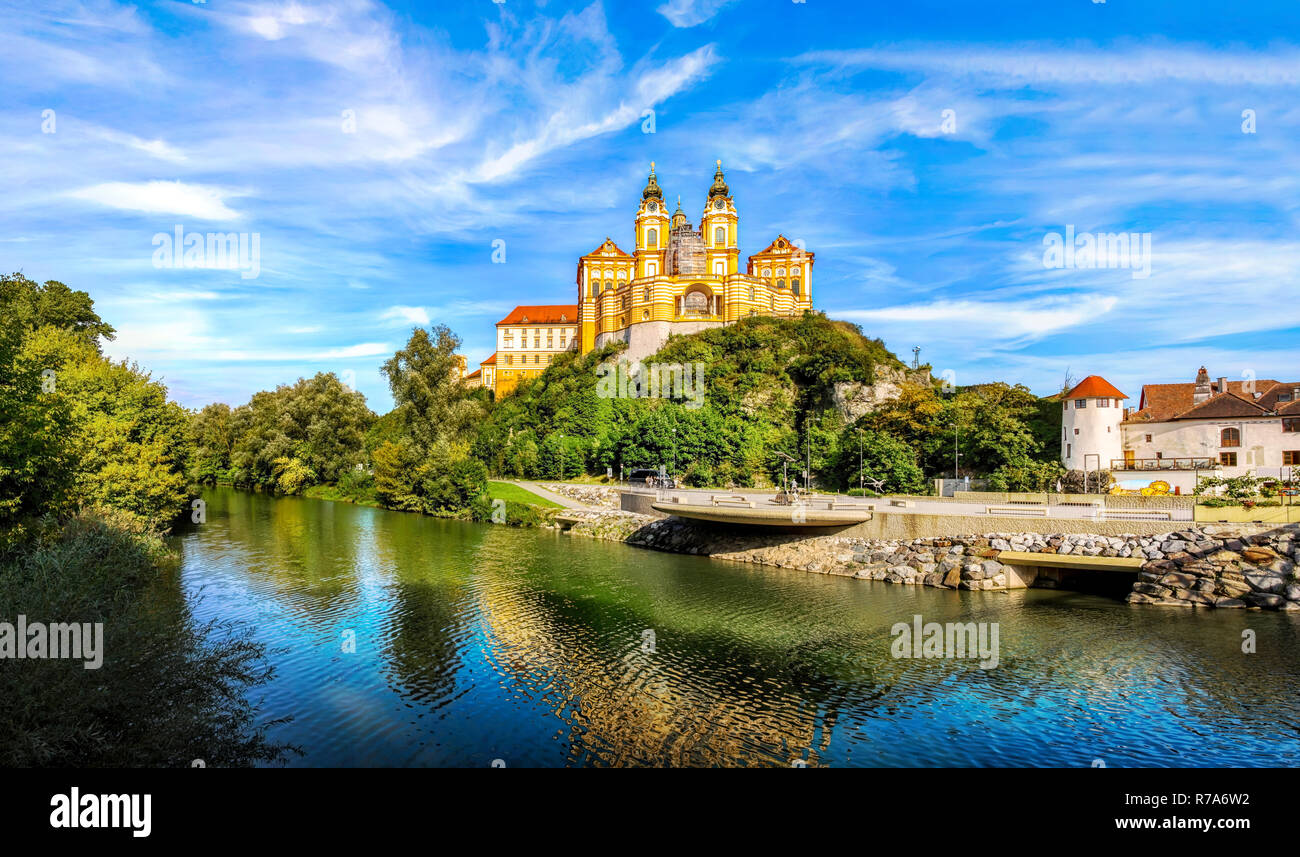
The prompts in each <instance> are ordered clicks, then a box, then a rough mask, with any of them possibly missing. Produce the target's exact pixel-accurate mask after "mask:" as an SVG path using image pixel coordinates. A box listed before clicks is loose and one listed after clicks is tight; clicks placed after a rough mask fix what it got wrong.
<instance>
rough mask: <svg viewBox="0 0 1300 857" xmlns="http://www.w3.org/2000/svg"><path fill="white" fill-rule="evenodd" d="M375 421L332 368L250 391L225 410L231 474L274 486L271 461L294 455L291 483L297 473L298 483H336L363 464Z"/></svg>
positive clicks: (251, 482)
mask: <svg viewBox="0 0 1300 857" xmlns="http://www.w3.org/2000/svg"><path fill="white" fill-rule="evenodd" d="M213 418H214V419H215V415H213ZM374 421H375V416H374V414H373V413H371V412H370V409H369V408H368V407H366V400H365V396H363V395H362V394H361V393H359V392H356V391H355V390H351V389H349V388H348V387H347V386H346V385H344V384H343V382H341V381H340V380H339V379H338V377H337V376H336V375H334V373H332V372H321V373H318V374H316V375H315V376H313V377H311V378H299V379H298V381H297V382H296V383H295V384H293V385H292V386H287V385H282V386H280V387H277V388H276V389H275V390H273V391H263V392H259V393H255V394H253V397H252V398H251V399H250V400H249V402H248V404H246V405H241V406H240V407H238V408H236V409H235V410H234V411H233V412H232V413H231V415H230V421H229V431H230V434H231V437H232V438H233V440H232V443H231V450H230V467H231V468H232V476H233V478H234V480H235V481H236V482H237V483H238V484H244V485H259V486H264V487H277V488H278V485H279V482H280V477H279V475H278V474H277V472H276V462H277V461H278V460H280V459H284V460H285V461H290V460H294V459H296V460H297V461H299V462H301V464H302V468H301V469H295V470H294V478H293V480H291V483H294V484H296V482H297V479H298V478H299V477H302V478H304V479H306V480H307V482H306V484H303V485H302V486H300V487H306V485H309V484H314V483H316V482H318V481H324V482H330V483H333V482H337V481H338V480H339V478H340V477H341V476H342V475H343V474H344V473H348V472H351V471H353V470H355V469H356V468H358V467H364V465H365V458H366V456H365V445H366V442H367V433H368V431H369V430H370V427H371V425H372V424H373V423H374ZM208 422H211V421H210V420H209V421H208Z"/></svg>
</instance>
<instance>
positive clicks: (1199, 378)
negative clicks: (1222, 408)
mask: <svg viewBox="0 0 1300 857" xmlns="http://www.w3.org/2000/svg"><path fill="white" fill-rule="evenodd" d="M1211 395H1213V393H1211V391H1210V373H1209V372H1206V371H1205V367H1204V366H1202V367H1201V371H1200V372H1197V373H1196V391H1195V392H1194V393H1192V404H1194V405H1199V404H1200V403H1201V402H1204V401H1205V400H1206V399H1208V398H1210V396H1211Z"/></svg>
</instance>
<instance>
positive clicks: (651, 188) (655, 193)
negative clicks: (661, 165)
mask: <svg viewBox="0 0 1300 857" xmlns="http://www.w3.org/2000/svg"><path fill="white" fill-rule="evenodd" d="M641 198H642V199H657V200H659V201H660V202H663V199H664V192H663V191H661V190H660V189H659V182H658V181H656V180H655V162H654V161H651V162H650V178H649V180H648V181H646V183H645V190H643V191H641Z"/></svg>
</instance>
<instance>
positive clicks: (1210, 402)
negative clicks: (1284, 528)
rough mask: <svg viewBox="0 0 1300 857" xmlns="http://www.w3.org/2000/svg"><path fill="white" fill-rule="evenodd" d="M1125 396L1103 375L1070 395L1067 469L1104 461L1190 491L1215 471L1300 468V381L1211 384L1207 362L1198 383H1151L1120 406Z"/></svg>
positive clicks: (1125, 475)
mask: <svg viewBox="0 0 1300 857" xmlns="http://www.w3.org/2000/svg"><path fill="white" fill-rule="evenodd" d="M1117 397H1119V398H1123V397H1124V395H1123V394H1122V393H1120V392H1119V391H1118V390H1116V389H1115V388H1114V387H1112V386H1111V385H1110V384H1108V383H1107V382H1106V381H1105V379H1103V378H1100V377H1098V376H1095V375H1094V376H1091V377H1089V378H1085V379H1084V380H1083V382H1081V383H1080V384H1079V385H1078V386H1077V387H1075V388H1074V389H1073V390H1071V391H1070V392H1069V393H1067V394H1066V395H1065V396H1064V399H1063V405H1062V406H1063V408H1064V411H1063V414H1062V423H1063V430H1062V438H1061V460H1062V461H1063V462H1064V463H1065V466H1066V467H1067V468H1070V469H1073V470H1093V469H1096V468H1097V466H1098V465H1097V462H1100V469H1103V470H1110V471H1111V473H1112V474H1113V476H1114V477H1115V479H1116V480H1117V481H1119V482H1121V483H1134V484H1136V483H1138V482H1142V483H1147V484H1149V483H1150V482H1153V481H1156V480H1160V481H1164V482H1167V483H1169V485H1170V486H1171V488H1177V489H1179V490H1180V491H1182V492H1184V493H1187V492H1190V491H1192V490H1194V488H1195V487H1196V479H1197V477H1198V476H1203V475H1208V473H1207V471H1217V472H1218V473H1220V474H1221V475H1224V476H1240V475H1242V474H1245V473H1254V474H1255V475H1257V476H1262V477H1269V476H1272V477H1286V476H1289V475H1290V473H1291V468H1293V467H1295V468H1300V381H1296V382H1285V383H1283V382H1279V381H1273V380H1245V381H1229V380H1228V379H1227V378H1219V379H1218V380H1217V381H1211V380H1210V375H1209V373H1208V372H1207V371H1206V370H1205V367H1204V366H1202V367H1201V370H1200V372H1199V373H1197V376H1196V380H1195V381H1194V382H1192V383H1185V384H1147V385H1145V386H1143V388H1142V398H1141V400H1140V401H1139V403H1138V407H1137V408H1136V409H1127V410H1123V411H1120V410H1119V408H1118V407H1114V405H1116V404H1117V403H1116V402H1115V399H1116V398H1117ZM1107 400H1109V401H1110V405H1102V406H1101V407H1098V405H1099V404H1100V403H1102V402H1106V401H1107ZM1115 438H1118V444H1117V443H1116V441H1115ZM1085 459H1086V460H1085ZM1297 472H1300V470H1298V471H1297Z"/></svg>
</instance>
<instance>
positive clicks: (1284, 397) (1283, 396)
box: [1277, 393, 1291, 402]
mask: <svg viewBox="0 0 1300 857" xmlns="http://www.w3.org/2000/svg"><path fill="white" fill-rule="evenodd" d="M1277 400H1278V401H1279V402H1289V401H1291V394H1290V393H1278V394H1277Z"/></svg>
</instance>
